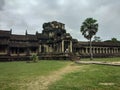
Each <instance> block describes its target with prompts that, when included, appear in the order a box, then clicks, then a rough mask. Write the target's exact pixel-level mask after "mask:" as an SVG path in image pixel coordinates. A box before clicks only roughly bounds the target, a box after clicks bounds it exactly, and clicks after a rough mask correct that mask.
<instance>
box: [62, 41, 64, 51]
mask: <svg viewBox="0 0 120 90" xmlns="http://www.w3.org/2000/svg"><path fill="white" fill-rule="evenodd" d="M62 52H63V53H64V40H62Z"/></svg>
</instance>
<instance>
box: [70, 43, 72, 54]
mask: <svg viewBox="0 0 120 90" xmlns="http://www.w3.org/2000/svg"><path fill="white" fill-rule="evenodd" d="M70 52H72V41H70Z"/></svg>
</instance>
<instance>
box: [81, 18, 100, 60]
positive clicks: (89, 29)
mask: <svg viewBox="0 0 120 90" xmlns="http://www.w3.org/2000/svg"><path fill="white" fill-rule="evenodd" d="M80 31H81V33H82V35H83V36H84V37H85V38H86V39H88V40H90V59H91V60H92V59H93V55H92V41H91V39H92V37H93V36H94V35H95V34H96V32H97V31H98V23H97V20H95V19H93V18H87V19H86V20H85V21H84V22H83V23H82V26H81V28H80Z"/></svg>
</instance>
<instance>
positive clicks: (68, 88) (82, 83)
mask: <svg viewBox="0 0 120 90" xmlns="http://www.w3.org/2000/svg"><path fill="white" fill-rule="evenodd" d="M101 83H102V84H105V83H107V84H111V83H112V84H114V85H101ZM49 90H120V67H118V66H117V67H116V66H104V65H83V67H82V69H80V70H79V71H76V72H73V73H69V74H67V75H64V76H63V78H62V79H61V80H59V81H57V82H56V83H54V84H52V85H50V86H49Z"/></svg>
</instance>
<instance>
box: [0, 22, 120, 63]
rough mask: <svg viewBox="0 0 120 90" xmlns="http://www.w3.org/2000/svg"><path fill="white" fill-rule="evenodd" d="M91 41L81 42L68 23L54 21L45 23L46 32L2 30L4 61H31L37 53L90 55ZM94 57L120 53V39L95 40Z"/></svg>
mask: <svg viewBox="0 0 120 90" xmlns="http://www.w3.org/2000/svg"><path fill="white" fill-rule="evenodd" d="M78 32H79V31H78ZM89 53H90V47H89V42H81V41H78V40H77V39H74V38H72V36H71V35H70V33H67V32H66V29H65V24H63V23H60V22H57V21H52V22H48V23H44V24H43V30H42V33H38V32H36V34H35V35H31V34H28V33H27V31H26V33H25V35H16V34H12V30H0V60H5V61H6V60H9V61H11V60H29V59H30V57H31V56H32V55H33V54H36V55H37V56H38V57H39V59H55V60H58V59H61V60H63V59H72V58H73V57H80V58H85V57H89V56H90V54H89ZM92 54H93V57H114V56H120V43H119V42H116V43H115V42H93V43H92Z"/></svg>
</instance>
